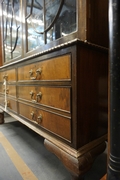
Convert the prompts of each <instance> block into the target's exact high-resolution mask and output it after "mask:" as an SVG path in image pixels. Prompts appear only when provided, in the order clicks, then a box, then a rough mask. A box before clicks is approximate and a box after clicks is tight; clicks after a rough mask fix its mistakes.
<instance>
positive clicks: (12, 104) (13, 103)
mask: <svg viewBox="0 0 120 180" xmlns="http://www.w3.org/2000/svg"><path fill="white" fill-rule="evenodd" d="M7 109H11V110H13V111H14V112H17V101H15V100H13V99H10V98H7Z"/></svg>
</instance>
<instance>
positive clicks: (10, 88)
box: [6, 85, 16, 97]
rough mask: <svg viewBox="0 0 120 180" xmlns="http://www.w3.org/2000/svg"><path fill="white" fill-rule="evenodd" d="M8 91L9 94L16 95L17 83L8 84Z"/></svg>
mask: <svg viewBox="0 0 120 180" xmlns="http://www.w3.org/2000/svg"><path fill="white" fill-rule="evenodd" d="M6 93H7V95H10V96H14V97H16V86H15V85H7V86H6Z"/></svg>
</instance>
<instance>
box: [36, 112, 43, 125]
mask: <svg viewBox="0 0 120 180" xmlns="http://www.w3.org/2000/svg"><path fill="white" fill-rule="evenodd" d="M42 119H43V117H42V115H41V114H40V115H39V116H38V118H37V122H38V124H41V122H42Z"/></svg>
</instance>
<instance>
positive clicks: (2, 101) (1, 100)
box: [0, 96, 5, 106]
mask: <svg viewBox="0 0 120 180" xmlns="http://www.w3.org/2000/svg"><path fill="white" fill-rule="evenodd" d="M0 104H1V105H3V106H4V105H5V98H4V96H0Z"/></svg>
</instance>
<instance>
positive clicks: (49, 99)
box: [18, 86, 71, 112]
mask: <svg viewBox="0 0 120 180" xmlns="http://www.w3.org/2000/svg"><path fill="white" fill-rule="evenodd" d="M70 90H71V89H70V87H68V88H67V87H38V86H18V97H19V98H22V99H26V100H29V101H32V102H35V103H40V104H42V105H45V106H50V107H52V108H57V109H61V110H64V111H68V112H70V110H71V108H70V105H71V103H70V94H71V93H70Z"/></svg>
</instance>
